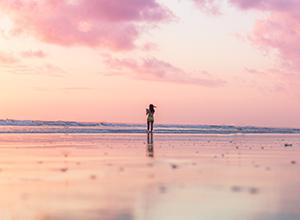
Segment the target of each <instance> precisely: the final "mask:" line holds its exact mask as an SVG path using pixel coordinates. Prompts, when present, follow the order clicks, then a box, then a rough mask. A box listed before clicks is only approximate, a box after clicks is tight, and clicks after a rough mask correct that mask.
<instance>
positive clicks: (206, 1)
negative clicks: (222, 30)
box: [193, 0, 221, 15]
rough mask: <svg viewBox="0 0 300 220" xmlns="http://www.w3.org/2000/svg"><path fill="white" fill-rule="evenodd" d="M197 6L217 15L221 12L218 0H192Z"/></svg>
mask: <svg viewBox="0 0 300 220" xmlns="http://www.w3.org/2000/svg"><path fill="white" fill-rule="evenodd" d="M193 1H194V2H195V3H196V4H197V6H198V7H199V8H200V9H201V10H202V11H204V12H206V13H209V14H213V15H219V14H221V12H220V8H219V2H220V1H218V0H193Z"/></svg>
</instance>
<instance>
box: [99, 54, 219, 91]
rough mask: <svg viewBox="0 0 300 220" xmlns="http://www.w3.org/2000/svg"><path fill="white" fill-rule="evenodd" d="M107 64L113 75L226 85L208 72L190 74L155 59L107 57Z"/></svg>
mask: <svg viewBox="0 0 300 220" xmlns="http://www.w3.org/2000/svg"><path fill="white" fill-rule="evenodd" d="M105 63H106V65H107V66H108V67H109V68H110V73H112V74H126V75H129V76H131V77H134V78H138V79H142V80H150V81H166V82H174V83H187V84H195V85H200V86H206V87H219V86H223V85H224V84H225V81H223V80H220V79H215V78H213V77H212V76H210V75H209V74H207V73H206V72H205V74H203V73H202V72H198V73H195V74H192V73H188V72H186V71H184V70H182V69H180V68H179V67H176V66H174V65H172V64H171V63H168V62H165V61H162V60H158V59H156V58H154V57H151V58H144V59H140V60H135V59H118V58H112V57H110V56H107V57H106V58H105Z"/></svg>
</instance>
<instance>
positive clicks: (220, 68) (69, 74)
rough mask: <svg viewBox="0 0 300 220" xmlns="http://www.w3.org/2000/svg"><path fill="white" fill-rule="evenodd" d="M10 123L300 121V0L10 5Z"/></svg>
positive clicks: (5, 45)
mask: <svg viewBox="0 0 300 220" xmlns="http://www.w3.org/2000/svg"><path fill="white" fill-rule="evenodd" d="M0 45H1V47H0V71H1V74H0V80H1V82H2V84H1V91H2V92H1V94H0V100H1V109H0V118H14V119H42V120H78V121H111V122H138V123H140V122H144V121H145V115H144V113H145V108H146V106H147V105H148V104H149V103H154V104H156V105H157V106H158V109H157V115H156V119H157V120H156V121H158V122H161V123H197V124H233V125H261V126H277V127H278V126H284V127H300V117H299V112H300V101H299V100H300V89H299V88H300V81H299V80H300V75H299V70H300V1H298V0H285V1H282V0H186V1H174V0H122V1H111V0H1V1H0Z"/></svg>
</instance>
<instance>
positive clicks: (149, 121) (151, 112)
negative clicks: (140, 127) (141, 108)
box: [146, 104, 156, 133]
mask: <svg viewBox="0 0 300 220" xmlns="http://www.w3.org/2000/svg"><path fill="white" fill-rule="evenodd" d="M154 108H156V106H154V105H153V104H150V105H149V108H147V109H146V115H147V132H148V133H149V132H151V133H152V132H153V123H154V113H155V110H154Z"/></svg>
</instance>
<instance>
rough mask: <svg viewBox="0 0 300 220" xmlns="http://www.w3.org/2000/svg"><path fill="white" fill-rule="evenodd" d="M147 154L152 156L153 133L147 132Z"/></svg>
mask: <svg viewBox="0 0 300 220" xmlns="http://www.w3.org/2000/svg"><path fill="white" fill-rule="evenodd" d="M147 156H148V157H154V145H153V133H148V134H147Z"/></svg>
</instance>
